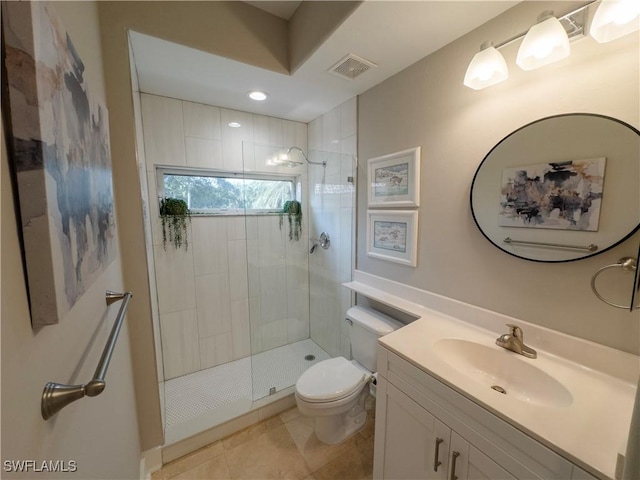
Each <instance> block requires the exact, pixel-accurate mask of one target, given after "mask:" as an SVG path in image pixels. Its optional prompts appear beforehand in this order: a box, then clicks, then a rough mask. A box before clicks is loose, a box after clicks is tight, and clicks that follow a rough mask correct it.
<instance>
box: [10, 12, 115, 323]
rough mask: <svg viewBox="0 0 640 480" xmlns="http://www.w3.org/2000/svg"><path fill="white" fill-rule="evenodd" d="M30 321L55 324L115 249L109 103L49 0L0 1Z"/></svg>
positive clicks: (110, 257) (81, 293)
mask: <svg viewBox="0 0 640 480" xmlns="http://www.w3.org/2000/svg"><path fill="white" fill-rule="evenodd" d="M2 3H3V5H2V7H3V9H2V24H3V39H4V57H5V62H6V63H5V65H6V73H7V75H6V81H7V82H8V85H7V91H8V92H9V95H8V97H9V101H10V111H11V127H12V130H11V133H12V136H11V138H10V140H11V144H12V157H13V162H14V166H15V172H16V177H17V178H16V184H17V187H18V193H19V200H20V212H21V216H22V233H23V239H24V252H25V261H26V266H27V274H28V275H27V277H28V282H29V294H30V306H31V319H32V324H33V325H34V326H41V325H50V324H55V323H58V321H60V319H62V318H64V316H65V315H66V313H67V312H68V311H69V310H70V309H71V308H72V307H73V306H74V305H75V304H76V303H77V302H78V300H79V299H80V298H81V297H82V295H83V294H84V293H85V292H86V291H87V290H88V288H89V286H90V285H91V284H92V283H93V282H94V281H95V280H97V279H98V277H99V276H100V275H101V274H102V273H103V272H104V271H105V269H106V268H107V266H108V265H109V264H110V263H111V262H112V261H113V260H114V259H115V258H116V249H117V241H116V226H115V221H114V204H113V192H112V182H111V154H110V150H109V129H108V118H107V110H106V108H105V107H104V106H102V105H100V104H99V103H97V102H96V98H95V97H93V96H92V95H90V92H89V90H88V87H87V81H86V77H85V66H84V64H83V62H82V59H81V58H80V56H79V55H78V52H77V50H76V49H75V47H74V45H73V42H72V41H71V38H70V37H69V35H68V33H67V32H66V31H65V29H64V27H63V26H62V24H61V22H60V20H59V19H58V18H57V17H56V15H55V14H54V12H53V11H52V9H51V7H50V6H49V4H48V2H2Z"/></svg>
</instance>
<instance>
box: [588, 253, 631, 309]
mask: <svg viewBox="0 0 640 480" xmlns="http://www.w3.org/2000/svg"><path fill="white" fill-rule="evenodd" d="M610 268H621V269H622V271H623V272H635V271H636V269H637V268H638V260H637V259H635V258H633V257H622V258H621V259H620V260H618V263H612V264H611V265H606V266H604V267H602V268H601V269H599V270H598V271H597V272H596V273H594V274H593V277H591V290H592V291H593V293H594V294H595V296H596V297H598V299H599V300H602V301H603V302H604V303H606V304H607V305H611V306H612V307H616V308H624V309H627V310H628V309H629V305H618V304H616V303H613V302H610V301H609V300H607V299H606V298H604V297H603V296H602V295H600V293H598V289H597V287H596V279H597V278H598V275H600V274H601V273H602V272H604V271H605V270H609V269H610Z"/></svg>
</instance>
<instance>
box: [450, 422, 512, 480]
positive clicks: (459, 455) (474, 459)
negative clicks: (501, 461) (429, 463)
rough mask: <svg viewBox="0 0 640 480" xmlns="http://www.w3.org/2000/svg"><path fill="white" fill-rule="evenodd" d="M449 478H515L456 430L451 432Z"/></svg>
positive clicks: (505, 479)
mask: <svg viewBox="0 0 640 480" xmlns="http://www.w3.org/2000/svg"><path fill="white" fill-rule="evenodd" d="M448 479H449V480H503V479H504V480H507V479H508V480H515V479H516V477H514V476H513V475H511V474H510V473H509V472H507V471H506V470H505V469H504V468H502V467H501V466H500V465H498V464H497V463H496V462H494V461H493V460H491V459H490V458H489V457H487V456H486V455H485V454H484V453H482V452H481V451H480V450H478V449H477V448H475V447H474V446H473V445H471V444H469V442H467V441H466V440H465V439H463V438H462V437H461V436H460V435H458V434H457V433H455V432H451V448H450V450H449V476H448Z"/></svg>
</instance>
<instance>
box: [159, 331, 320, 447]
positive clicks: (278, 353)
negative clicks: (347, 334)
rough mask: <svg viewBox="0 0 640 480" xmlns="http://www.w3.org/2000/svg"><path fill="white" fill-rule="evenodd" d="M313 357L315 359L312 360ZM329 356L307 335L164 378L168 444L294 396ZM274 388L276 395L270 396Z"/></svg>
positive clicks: (166, 437) (166, 443)
mask: <svg viewBox="0 0 640 480" xmlns="http://www.w3.org/2000/svg"><path fill="white" fill-rule="evenodd" d="M309 356H313V357H315V358H314V359H313V360H307V359H306V358H309ZM305 357H306V358H305ZM327 358H330V356H329V354H328V353H327V352H325V351H324V350H323V349H322V348H320V347H319V346H318V345H317V344H316V343H315V342H314V341H313V340H311V339H306V340H302V341H299V342H296V343H292V344H289V345H284V346H282V347H278V348H274V349H272V350H268V351H266V352H261V353H258V354H255V355H253V356H252V357H245V358H241V359H239V360H235V361H233V362H229V363H225V364H223V365H218V366H215V367H211V368H207V369H205V370H201V371H198V372H194V373H191V374H188V375H184V376H182V377H177V378H173V379H171V380H167V381H166V382H164V403H165V405H164V408H165V445H171V444H174V443H176V442H179V441H181V440H184V439H186V438H189V437H192V436H194V435H197V434H198V433H200V432H203V431H205V430H208V429H211V428H213V427H216V426H218V425H221V424H223V423H225V422H228V421H230V420H232V419H234V418H237V417H240V416H242V415H244V414H247V413H249V412H252V411H254V410H257V409H259V408H262V407H264V406H266V405H268V404H270V403H272V402H276V401H278V400H280V399H282V398H284V397H286V396H287V395H290V394H291V393H293V391H294V388H293V386H294V385H295V383H296V381H297V380H298V378H299V377H300V375H302V373H303V372H304V371H305V370H306V369H307V368H309V367H310V366H312V365H314V364H315V363H317V362H320V361H322V360H326V359H327ZM252 370H253V372H252ZM252 373H253V375H252ZM252 377H253V381H252ZM273 389H275V393H272V394H270V392H273V391H274V390H273Z"/></svg>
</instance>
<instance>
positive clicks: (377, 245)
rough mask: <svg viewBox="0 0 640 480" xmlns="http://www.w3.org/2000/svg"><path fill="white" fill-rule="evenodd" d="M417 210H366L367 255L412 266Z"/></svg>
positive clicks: (413, 262)
mask: <svg viewBox="0 0 640 480" xmlns="http://www.w3.org/2000/svg"><path fill="white" fill-rule="evenodd" d="M417 228H418V212H417V211H415V210H413V211H412V210H369V211H368V212H367V255H369V256H370V257H375V258H380V259H382V260H388V261H390V262H396V263H402V264H404V265H410V266H412V267H415V266H416V265H417V261H416V253H417V245H418V230H417Z"/></svg>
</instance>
